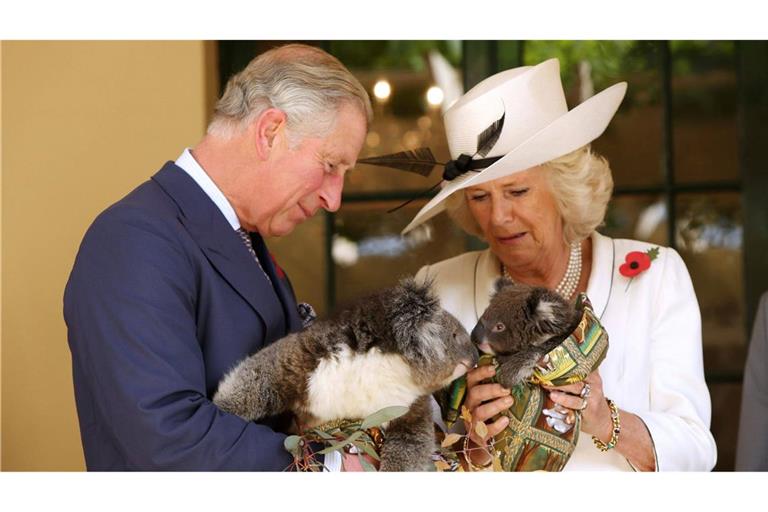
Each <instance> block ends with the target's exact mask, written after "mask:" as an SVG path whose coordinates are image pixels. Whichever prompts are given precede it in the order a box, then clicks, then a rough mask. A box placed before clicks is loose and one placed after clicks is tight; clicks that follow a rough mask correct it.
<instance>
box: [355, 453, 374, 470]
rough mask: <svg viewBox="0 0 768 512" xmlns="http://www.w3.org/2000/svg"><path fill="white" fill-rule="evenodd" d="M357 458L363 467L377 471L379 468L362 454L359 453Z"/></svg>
mask: <svg viewBox="0 0 768 512" xmlns="http://www.w3.org/2000/svg"><path fill="white" fill-rule="evenodd" d="M357 459H358V460H359V461H360V465H361V466H362V467H363V469H364V470H366V471H373V472H377V469H376V468H375V467H373V465H372V464H371V463H370V462H368V461H367V460H366V459H365V457H363V456H362V455H361V454H357Z"/></svg>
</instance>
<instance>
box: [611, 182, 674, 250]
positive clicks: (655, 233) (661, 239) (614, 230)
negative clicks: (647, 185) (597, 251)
mask: <svg viewBox="0 0 768 512" xmlns="http://www.w3.org/2000/svg"><path fill="white" fill-rule="evenodd" d="M598 231H600V233H602V234H604V235H608V236H610V237H613V238H631V239H634V240H643V241H645V242H649V243H653V244H658V245H669V238H668V237H667V208H666V204H665V203H664V198H663V197H662V196H659V195H653V194H642V195H641V194H632V195H621V196H616V197H614V198H613V199H611V202H610V203H609V204H608V211H607V212H606V214H605V225H604V226H602V227H600V228H598Z"/></svg>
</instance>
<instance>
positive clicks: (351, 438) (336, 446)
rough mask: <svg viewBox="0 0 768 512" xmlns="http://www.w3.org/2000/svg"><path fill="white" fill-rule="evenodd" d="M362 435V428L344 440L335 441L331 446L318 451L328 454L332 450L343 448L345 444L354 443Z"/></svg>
mask: <svg viewBox="0 0 768 512" xmlns="http://www.w3.org/2000/svg"><path fill="white" fill-rule="evenodd" d="M361 435H363V431H362V430H358V431H356V432H353V433H352V435H351V436H349V437H348V438H346V439H344V440H343V441H339V442H338V443H334V444H332V445H331V446H329V447H328V448H324V449H322V450H320V451H319V452H317V453H322V454H326V453H331V452H333V451H336V450H341V449H343V448H344V447H345V446H347V445H348V444H354V442H355V441H356V440H357V439H358V438H359V437H360V436H361Z"/></svg>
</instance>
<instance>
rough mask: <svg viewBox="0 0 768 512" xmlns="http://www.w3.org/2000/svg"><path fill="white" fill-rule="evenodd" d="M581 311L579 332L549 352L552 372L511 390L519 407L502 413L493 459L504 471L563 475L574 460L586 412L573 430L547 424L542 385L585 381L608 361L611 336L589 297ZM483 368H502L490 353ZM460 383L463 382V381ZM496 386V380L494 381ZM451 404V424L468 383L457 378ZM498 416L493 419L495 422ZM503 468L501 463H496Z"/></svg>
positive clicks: (447, 416) (580, 298)
mask: <svg viewBox="0 0 768 512" xmlns="http://www.w3.org/2000/svg"><path fill="white" fill-rule="evenodd" d="M576 305H577V307H580V306H581V305H583V306H584V313H583V316H582V319H581V322H580V323H579V325H578V327H577V328H576V330H575V331H574V332H573V333H572V334H571V335H570V336H569V337H568V338H566V339H565V341H563V343H561V344H560V345H559V346H557V347H556V348H555V349H553V350H552V351H550V352H549V354H548V355H549V358H550V362H551V364H550V365H549V367H548V370H547V371H542V370H541V369H538V368H537V369H536V370H535V371H534V373H533V375H532V376H531V378H530V381H528V382H523V383H521V384H518V385H517V386H515V387H513V388H512V396H513V397H514V399H515V403H514V405H513V406H512V407H510V408H509V409H508V410H506V411H504V412H502V413H501V414H504V415H505V416H507V417H508V418H509V421H510V423H509V426H508V427H507V428H506V429H504V431H503V432H502V433H501V434H499V435H498V436H496V438H495V442H494V445H493V448H494V450H493V452H494V457H497V458H498V459H499V462H500V467H501V468H502V469H503V470H504V471H538V470H544V471H560V470H562V469H563V467H564V466H565V464H566V462H568V459H569V458H570V457H571V454H572V453H573V450H574V448H575V447H576V441H577V440H578V437H579V427H580V423H581V414H580V413H579V412H577V413H576V417H575V422H574V423H575V424H574V428H572V429H571V430H569V431H568V432H566V433H564V434H561V433H559V432H557V431H556V430H555V429H553V428H552V427H550V426H549V425H548V424H547V422H546V416H545V415H544V414H543V413H542V410H543V409H551V408H553V407H554V403H553V402H552V401H551V400H550V399H549V394H548V393H546V392H545V391H544V390H543V389H542V388H541V387H540V385H541V384H544V385H552V386H562V385H565V384H572V383H574V382H579V381H581V380H583V379H584V378H585V377H586V376H587V375H589V374H590V373H592V372H593V371H594V370H595V369H597V367H598V366H599V365H600V363H601V362H602V361H603V359H604V358H605V355H606V352H607V351H608V333H607V332H606V331H605V329H603V326H602V325H600V321H599V320H598V318H597V316H596V315H595V313H594V311H593V310H592V304H591V303H590V302H589V299H587V296H586V295H585V294H583V293H582V294H580V295H579V296H578V298H577V301H576ZM479 364H481V365H482V364H497V363H496V359H495V358H494V357H493V356H491V355H483V356H482V357H481V358H480V363H479ZM459 380H461V381H463V382H459ZM492 382H495V379H493V380H492ZM450 391H451V393H450V395H449V403H448V404H446V405H448V407H447V409H444V415H445V420H446V423H447V424H448V425H449V426H450V425H452V424H453V423H454V422H455V421H456V419H457V418H458V415H459V414H460V413H459V411H460V410H461V404H462V403H463V401H464V396H465V394H466V381H465V380H464V379H457V381H455V382H454V383H453V385H452V387H451V390H450ZM496 419H498V417H496V418H494V421H495V420H496ZM496 466H497V467H498V466H499V465H498V464H497V465H496Z"/></svg>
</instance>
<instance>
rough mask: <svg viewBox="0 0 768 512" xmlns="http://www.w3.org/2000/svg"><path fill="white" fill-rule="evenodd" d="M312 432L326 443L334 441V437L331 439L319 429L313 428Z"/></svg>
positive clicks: (330, 436) (329, 435)
mask: <svg viewBox="0 0 768 512" xmlns="http://www.w3.org/2000/svg"><path fill="white" fill-rule="evenodd" d="M312 432H314V433H315V434H317V435H318V436H320V437H322V438H323V439H325V440H327V441H333V440H334V439H336V438H335V437H333V436H332V435H331V434H329V433H328V432H325V431H323V430H320V429H319V428H313V429H312Z"/></svg>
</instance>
